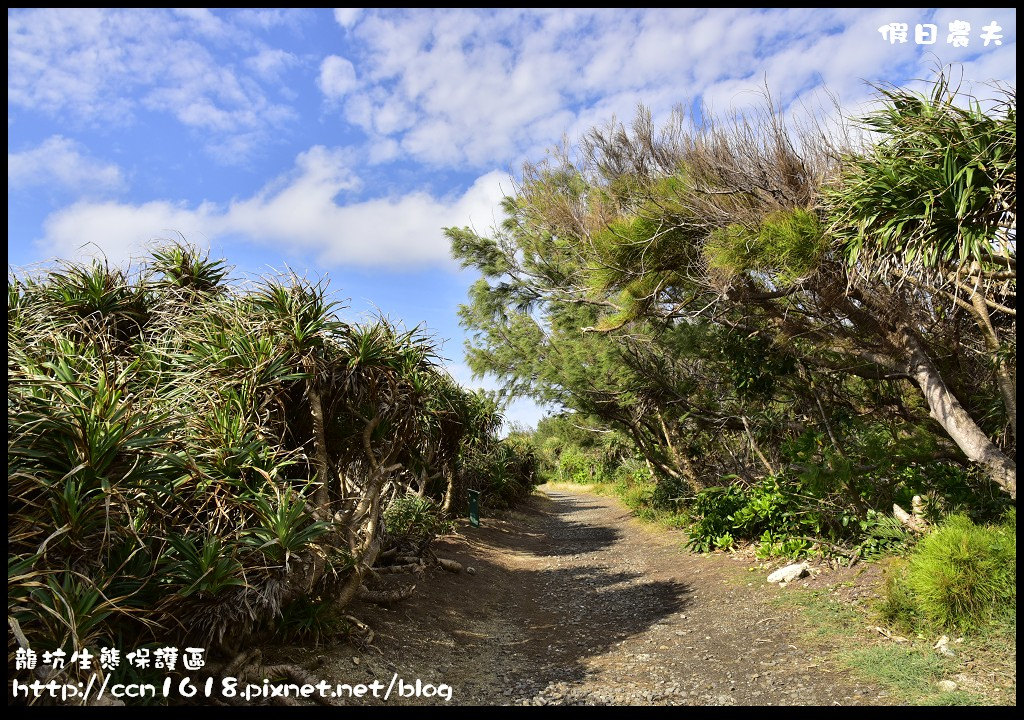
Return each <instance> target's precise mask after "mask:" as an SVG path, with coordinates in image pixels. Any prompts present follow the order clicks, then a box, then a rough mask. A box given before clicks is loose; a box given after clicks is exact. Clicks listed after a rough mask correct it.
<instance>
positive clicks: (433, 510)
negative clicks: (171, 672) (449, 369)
mask: <svg viewBox="0 0 1024 720" xmlns="http://www.w3.org/2000/svg"><path fill="white" fill-rule="evenodd" d="M226 277H227V270H226V267H225V265H224V263H223V262H222V261H214V260H210V259H209V258H208V257H206V256H205V255H203V254H202V253H200V252H198V251H196V250H195V249H193V248H188V247H185V246H177V245H175V246H171V247H168V248H163V249H160V250H157V251H156V252H154V253H153V255H152V256H151V257H150V258H149V260H148V262H146V263H145V264H143V265H142V266H140V267H138V268H137V269H136V270H135V271H127V270H122V269H119V268H114V267H110V266H109V265H107V264H106V263H103V262H92V263H85V264H77V263H60V264H58V265H56V266H55V267H53V268H52V269H49V270H47V271H45V272H43V273H42V274H40V275H38V276H34V277H27V278H19V277H15V276H12V277H9V279H8V356H9V360H8V365H7V367H8V542H9V555H8V598H9V605H8V615H9V618H10V620H11V623H10V624H11V626H12V628H16V629H15V630H13V631H12V632H13V635H12V636H9V637H16V639H17V641H18V643H20V644H24V643H28V644H30V645H31V646H32V647H33V648H37V649H39V650H50V649H53V648H56V647H62V648H63V649H64V650H65V651H66V652H68V653H69V654H70V653H71V652H74V651H76V650H81V649H82V648H85V647H89V648H92V649H95V647H96V646H97V645H98V644H102V643H105V644H107V645H110V646H114V647H129V646H133V645H136V644H142V643H146V642H149V641H160V642H163V643H167V642H172V641H174V640H182V641H183V642H186V643H193V644H197V645H200V646H203V647H208V648H210V649H211V651H213V652H217V651H225V652H234V651H236V650H238V649H240V648H241V647H242V646H244V645H245V644H247V643H250V642H252V641H253V640H254V638H255V637H257V636H263V635H264V634H266V633H268V632H272V631H275V630H277V631H284V632H286V633H288V634H290V635H292V636H295V637H304V638H307V639H313V640H317V639H319V638H320V637H321V636H323V635H325V634H328V633H330V632H332V631H333V629H335V628H336V626H337V622H336V619H337V615H336V612H335V611H337V610H339V609H340V608H341V607H342V606H344V605H345V604H346V603H347V602H349V601H351V600H352V599H353V598H354V597H355V595H356V593H357V592H359V588H360V586H361V585H362V584H363V583H364V582H365V581H368V580H370V579H371V576H370V574H369V570H370V568H371V567H372V566H373V565H374V563H375V562H376V560H377V557H378V556H379V554H380V552H381V550H382V548H383V546H384V544H385V543H386V542H388V538H387V537H386V536H387V535H388V534H389V533H390V535H391V541H392V543H394V542H406V544H407V545H408V544H411V545H417V546H422V545H423V544H424V543H426V542H428V541H429V537H430V536H431V535H432V533H435V532H438V531H439V530H441V529H442V528H443V527H444V521H443V520H442V519H441V518H440V514H439V511H438V510H437V503H436V502H435V501H437V500H440V499H441V497H442V496H443V495H444V494H445V492H446V489H445V484H446V483H445V482H444V480H445V478H451V477H454V476H455V474H456V472H457V470H458V468H457V463H458V460H459V457H460V455H461V454H462V450H463V449H464V448H465V447H467V446H473V447H475V446H478V445H481V444H486V443H487V442H488V441H489V440H492V439H494V436H495V435H496V431H497V428H498V424H499V423H498V422H497V421H496V419H497V417H498V416H497V415H496V414H495V413H494V412H493V411H492V410H493V409H492V408H491V407H490V406H489V405H487V404H486V403H482V402H479V398H478V397H477V394H475V393H471V392H468V391H466V390H463V389H462V388H461V387H459V386H458V385H457V384H456V383H455V382H454V381H453V380H452V379H451V378H450V377H449V376H448V375H447V374H446V373H445V372H444V371H443V370H442V368H441V366H440V363H439V360H438V358H437V356H436V354H435V352H434V345H433V342H432V340H431V339H430V338H428V337H425V336H424V335H423V334H422V333H421V332H418V331H412V332H406V331H403V330H401V329H400V328H398V327H396V326H394V325H392V324H391V323H389V322H388V321H386V320H384V319H380V320H377V321H373V322H368V323H365V324H362V325H352V324H348V323H345V322H342V321H341V320H340V319H338V317H337V315H336V309H337V308H336V305H335V304H334V303H332V302H331V301H330V295H329V293H328V291H327V288H326V284H325V283H324V282H310V281H307V280H303V279H301V278H297V277H294V276H284V277H268V278H262V279H259V280H256V281H254V282H252V283H248V284H245V285H243V284H239V283H234V284H228V282H227V280H226ZM497 447H498V448H499V450H500V451H501V452H503V453H505V455H503V456H502V458H503V461H502V463H501V466H502V468H503V471H504V472H505V473H506V476H505V477H507V478H509V479H510V480H506V481H505V484H506V485H511V484H512V481H514V482H515V483H518V484H517V485H515V488H516V489H515V491H513V490H512V489H511V488H510V487H508V488H503V489H501V490H500V491H499V492H498V494H499V495H500V497H501V498H502V499H503V500H504V501H508V500H509V499H510V498H512V497H513V496H514V495H515V493H516V492H518V491H519V489H520V488H521V487H527V486H529V485H530V482H531V477H532V476H530V475H529V474H528V471H527V469H525V466H524V462H526V461H525V460H524V459H523V457H521V455H522V453H519V451H518V450H514V449H512V447H513V446H512V444H511V443H506V444H501V443H499V444H498V446H497ZM489 477H490V476H489ZM448 490H449V491H450V490H451V486H450V485H449V487H448ZM409 493H414V494H418V495H421V496H423V497H421V498H417V499H415V500H407V499H404V497H405V496H406V495H408V494H409ZM395 497H398V498H399V500H397V501H395V502H391V503H390V505H389V504H388V502H389V500H391V499H393V498H395ZM382 514H383V515H384V517H383V518H382ZM385 527H386V528H387V530H386V532H385V531H382V529H383V528H385ZM179 635H180V636H181V637H180V638H179V637H178V636H179ZM12 642H13V640H12Z"/></svg>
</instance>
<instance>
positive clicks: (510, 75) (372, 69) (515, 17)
mask: <svg viewBox="0 0 1024 720" xmlns="http://www.w3.org/2000/svg"><path fill="white" fill-rule="evenodd" d="M993 12H994V11H989V10H977V11H975V10H970V11H967V10H964V11H960V10H957V11H938V12H937V11H930V10H910V11H897V10H890V9H871V10H844V9H839V10H807V9H799V8H782V9H770V10H764V11H758V10H749V9H726V10H701V9H661V10H653V9H649V10H616V11H608V10H574V9H569V10H565V9H563V10H531V11H519V10H500V11H492V10H469V9H457V10H443V11H441V10H411V11H391V10H388V11H375V10H368V11H366V12H365V13H364V14H362V15H361V16H360V18H359V22H358V24H355V25H354V26H352V31H351V34H350V35H349V36H348V37H346V40H345V42H346V48H351V44H352V42H353V41H354V42H356V43H358V45H357V47H356V48H355V49H349V50H347V51H346V52H347V54H349V56H350V57H352V58H356V57H358V58H359V62H358V64H357V65H358V66H357V70H358V85H357V84H356V83H355V73H353V74H351V75H347V74H346V75H345V81H344V83H342V84H343V92H344V94H345V96H346V101H345V104H344V107H343V108H342V111H341V112H342V114H343V116H344V118H345V120H346V121H348V122H349V123H351V124H353V125H355V126H357V127H359V128H361V129H363V130H364V131H365V132H366V133H367V135H368V137H369V138H370V139H371V141H372V142H374V143H376V142H379V139H380V138H388V139H391V140H392V141H394V142H395V143H397V144H398V147H399V148H400V150H401V153H402V155H404V156H406V157H411V158H414V159H416V160H419V161H421V162H426V163H430V164H435V165H440V166H451V167H465V166H466V165H470V166H473V167H486V166H493V165H494V164H496V163H508V162H510V161H511V162H515V161H518V160H521V159H524V158H534V159H535V158H536V157H537V153H538V152H540V151H541V150H543V148H545V147H547V146H549V145H551V144H552V143H553V142H556V141H557V140H558V139H559V137H560V136H561V134H562V133H563V132H565V131H569V132H570V140H575V139H576V138H577V137H578V134H579V133H582V132H585V131H586V130H587V129H588V128H589V127H591V126H592V125H593V124H596V123H603V122H605V121H607V120H608V119H609V118H610V116H611V114H612V113H615V114H617V115H618V117H619V119H620V120H627V121H628V120H629V119H631V118H632V116H633V112H634V110H635V107H636V105H637V103H639V102H642V103H644V104H646V105H648V106H649V107H651V109H652V111H653V113H654V115H655V116H656V117H657V116H664V115H666V114H667V113H668V111H669V109H670V108H671V107H672V106H673V105H675V104H677V103H680V102H685V101H692V100H696V99H704V100H705V101H707V102H709V103H711V104H712V106H713V107H714V108H715V109H718V110H722V111H727V110H729V109H730V108H734V109H736V108H742V107H744V106H748V105H750V104H752V103H755V102H757V100H758V97H759V92H760V91H763V89H764V87H765V85H766V84H767V86H768V88H769V89H770V90H771V92H772V93H773V97H774V99H775V100H777V101H778V102H779V103H780V104H781V106H782V107H790V106H792V105H794V103H799V101H802V100H808V99H812V98H815V97H817V96H820V95H821V94H822V89H823V88H828V90H829V91H831V92H833V93H835V94H837V95H838V96H839V98H840V99H841V100H842V101H843V102H844V103H847V104H849V105H850V106H851V107H856V106H857V105H858V104H859V103H861V102H862V101H864V100H866V99H868V98H869V97H870V96H871V94H872V91H871V89H870V87H869V86H868V85H867V84H866V83H865V81H877V80H880V79H884V78H892V77H906V76H915V75H919V76H926V75H928V74H929V67H930V65H931V64H933V63H934V59H933V57H932V56H931V55H929V53H934V54H935V55H938V56H939V57H940V59H941V61H942V62H950V61H958V62H964V63H965V73H966V74H967V75H968V76H969V78H971V79H975V80H982V79H987V77H990V76H992V75H995V76H997V77H1000V78H1002V79H1005V80H1014V79H1015V77H1016V64H1015V56H1014V53H1013V49H1014V47H1015V42H1013V41H1012V40H1011V38H1012V37H1013V33H1014V32H1015V27H1014V26H1015V17H1014V16H1013V15H1012V14H1010V13H1006V12H1003V13H999V12H995V16H998V15H1000V14H1001V15H1002V16H1003V17H1002V18H1001V24H1002V25H1003V27H1004V33H1005V35H1006V39H1005V40H1004V44H1003V46H1002V47H1001V48H998V49H996V48H995V47H994V46H990V47H989V48H987V49H983V48H972V49H971V50H969V51H962V50H958V49H951V48H949V47H946V46H943V45H942V43H941V42H940V43H939V44H937V45H936V46H932V47H926V46H916V45H914V44H913V43H911V44H909V45H902V46H900V45H897V46H889V45H888V44H886V43H885V42H884V41H883V40H882V38H881V36H880V35H879V33H878V32H877V28H878V26H879V25H881V24H884V23H886V22H889V21H894V20H902V21H905V22H909V23H910V24H911V25H913V24H914V23H916V22H936V23H938V24H940V26H941V25H942V23H944V22H945V21H946V20H948V19H949V18H948V17H947V16H949V17H952V15H957V14H958V13H959V15H957V16H958V17H959V16H963V17H964V18H965V19H969V20H970V21H971V22H972V26H975V27H976V28H977V29H978V30H979V31H980V28H981V25H983V24H985V23H987V22H988V21H989V20H990V19H991V18H989V16H990V15H993ZM350 19H351V18H349V16H346V17H345V18H340V17H339V22H343V20H344V21H345V22H348V21H349V20H350ZM343 24H344V23H343ZM943 27H944V26H943ZM940 29H942V28H940ZM942 40H945V38H944V37H943V38H942ZM976 44H979V43H977V42H976ZM322 87H323V88H324V93H325V95H327V96H328V97H329V98H334V97H335V96H337V95H339V94H341V93H340V92H335V93H332V92H330V91H328V89H327V86H326V85H323V84H322ZM382 156H384V157H386V156H387V155H386V154H382Z"/></svg>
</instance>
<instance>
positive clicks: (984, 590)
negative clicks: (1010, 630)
mask: <svg viewBox="0 0 1024 720" xmlns="http://www.w3.org/2000/svg"><path fill="white" fill-rule="evenodd" d="M881 611H882V614H883V616H884V617H885V618H886V620H888V621H890V622H893V623H896V624H899V625H903V626H905V627H908V628H911V629H918V628H927V629H934V630H948V631H953V632H958V633H967V632H972V631H979V630H982V629H985V628H986V627H989V626H991V625H992V624H1002V623H1008V624H1013V623H1015V622H1016V616H1017V528H1016V510H1010V511H1008V512H1007V513H1006V516H1005V517H1004V519H1003V521H1002V522H1001V523H999V524H992V525H977V524H975V523H973V522H972V521H971V520H970V519H969V518H967V517H966V516H964V515H952V516H950V517H948V518H947V519H946V520H945V521H943V522H942V523H941V524H940V525H939V526H938V527H936V528H935V529H934V530H933V531H932V532H930V533H929V534H928V535H927V536H926V537H924V538H923V539H922V540H921V542H920V543H919V544H918V545H917V547H916V548H915V549H914V552H913V553H912V554H911V555H910V556H909V557H908V558H907V559H906V560H905V561H903V562H902V563H900V564H899V565H897V566H896V568H895V570H894V573H893V575H891V576H890V578H889V580H888V582H887V585H886V592H885V597H884V599H883V602H882V607H881Z"/></svg>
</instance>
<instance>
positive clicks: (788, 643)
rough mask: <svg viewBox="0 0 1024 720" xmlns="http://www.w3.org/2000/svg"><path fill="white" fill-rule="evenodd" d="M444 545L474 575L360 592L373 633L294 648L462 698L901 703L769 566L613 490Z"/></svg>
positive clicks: (433, 574)
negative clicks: (692, 547)
mask: <svg viewBox="0 0 1024 720" xmlns="http://www.w3.org/2000/svg"><path fill="white" fill-rule="evenodd" d="M436 551H437V554H438V555H440V556H445V557H451V558H454V559H456V560H458V561H459V562H461V563H462V564H463V565H465V566H470V567H472V568H474V570H475V571H476V573H475V575H469V574H467V573H465V572H464V573H460V574H458V575H454V574H451V573H446V572H444V571H442V570H439V569H436V570H432V571H430V572H429V573H428V574H427V575H426V576H425V577H423V579H422V580H420V581H419V585H418V587H417V590H416V595H415V601H409V602H405V603H401V604H399V605H395V606H393V607H391V608H390V609H386V608H382V607H377V606H371V605H361V606H357V607H355V608H354V612H355V614H356V615H357V616H359V617H360V618H361V619H363V620H364V621H366V622H367V623H368V624H370V625H371V626H372V627H373V628H374V629H375V631H376V633H377V638H376V640H375V641H374V646H375V647H371V648H368V649H364V650H362V651H360V650H355V649H353V648H350V647H341V648H338V647H335V648H325V647H321V648H319V649H318V650H309V651H303V652H301V653H298V657H296V656H295V655H293V656H292V659H293V660H299V661H300V662H302V661H303V660H306V661H309V660H312V659H313V657H312V656H315V655H319V656H321V658H320V662H321V663H322V666H321V667H320V668H319V669H318V670H317V674H319V675H320V676H322V677H324V678H325V679H327V680H328V681H329V682H346V683H357V682H371V681H372V680H373V679H374V678H378V679H380V680H381V681H382V682H384V683H385V685H386V684H388V682H389V681H390V679H391V677H392V675H393V673H398V676H399V677H400V678H402V679H404V680H406V681H409V680H415V679H416V678H419V679H421V680H422V681H423V682H424V683H434V684H438V683H447V684H448V685H449V686H451V687H452V689H453V693H452V699H451V702H452V703H453V704H640V705H649V704H671V705H677V704H678V705H768V704H772V705H774V704H784V705H832V704H842V705H846V704H886V703H888V702H892V701H891V700H890V699H889V698H888V695H887V694H886V693H885V692H884V691H883V690H881V689H879V688H877V687H873V686H870V685H868V684H864V683H858V682H857V681H855V680H854V679H851V678H850V677H849V676H848V675H846V674H844V673H842V672H840V671H838V670H835V669H834V668H832V667H829V664H828V662H827V661H826V660H825V655H826V648H821V647H814V646H813V645H812V644H809V643H808V641H807V640H805V639H801V638H802V635H803V633H802V632H801V624H800V621H799V620H798V619H797V618H795V617H793V616H792V615H791V614H790V613H791V611H788V610H783V609H780V608H779V607H778V606H777V605H775V604H773V603H772V602H771V598H772V597H773V595H774V594H775V593H777V592H780V591H779V590H778V589H777V588H775V587H774V586H768V585H766V583H765V582H764V574H763V573H760V572H758V573H756V574H755V573H750V572H747V570H746V567H747V565H746V564H744V563H740V562H737V561H736V560H734V559H731V558H729V557H728V556H723V555H716V556H711V557H703V556H700V555H696V554H693V553H689V552H686V551H685V550H682V549H680V539H679V536H678V535H675V534H672V533H667V532H665V531H663V530H657V529H651V528H648V527H645V526H643V525H641V524H640V523H639V522H637V521H636V520H635V519H634V518H632V517H631V516H630V513H629V511H628V510H626V509H625V508H624V507H623V506H622V505H621V504H620V503H619V502H618V501H616V500H614V499H611V498H606V497H599V496H595V495H590V494H584V493H574V494H568V493H565V492H555V491H549V492H547V493H546V494H545V495H538V496H536V497H535V498H533V499H531V501H530V502H529V504H528V505H527V507H526V508H525V509H523V510H522V511H519V512H516V513H512V514H510V515H508V516H507V517H506V518H504V519H501V520H495V519H485V521H484V524H483V527H480V528H470V527H468V526H466V527H464V528H462V529H461V536H459V537H454V538H447V539H444V540H442V541H439V542H438V543H437V546H436ZM356 661H358V664H357V663H356ZM353 702H355V701H353ZM360 702H362V701H360ZM370 702H371V703H372V702H373V701H370ZM396 702H403V701H402V700H396V699H395V698H394V697H392V698H391V699H390V700H389V704H395V703H396ZM404 702H418V703H424V702H436V701H432V700H426V699H423V698H420V699H418V700H417V699H415V698H410V699H409V700H406V701H404Z"/></svg>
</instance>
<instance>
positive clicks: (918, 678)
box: [838, 644, 984, 705]
mask: <svg viewBox="0 0 1024 720" xmlns="http://www.w3.org/2000/svg"><path fill="white" fill-rule="evenodd" d="M838 657H839V659H840V660H841V661H842V662H843V664H844V665H846V666H847V667H849V668H850V669H851V670H852V671H853V672H854V673H856V674H857V675H860V676H861V677H863V678H865V679H866V680H872V681H874V682H878V683H880V684H882V685H885V686H886V687H887V688H889V689H890V691H891V692H893V693H894V694H895V695H896V697H897V698H898V699H900V700H903V701H905V702H906V703H908V704H913V705H979V704H982V703H984V699H983V698H981V697H980V696H978V695H975V694H973V693H969V692H964V691H963V690H959V689H958V690H954V691H952V692H946V691H940V690H939V689H938V683H939V681H940V680H945V679H947V678H949V677H950V676H952V675H954V674H955V673H956V671H957V670H958V668H959V664H960V663H959V662H958V661H957V660H956V659H955V658H947V657H944V656H942V655H939V654H938V653H936V652H934V651H932V650H931V649H930V648H927V647H921V646H920V645H917V646H915V645H909V644H899V645H897V644H886V645H875V646H873V647H862V648H856V649H852V650H845V651H841V652H840V653H839V655H838Z"/></svg>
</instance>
